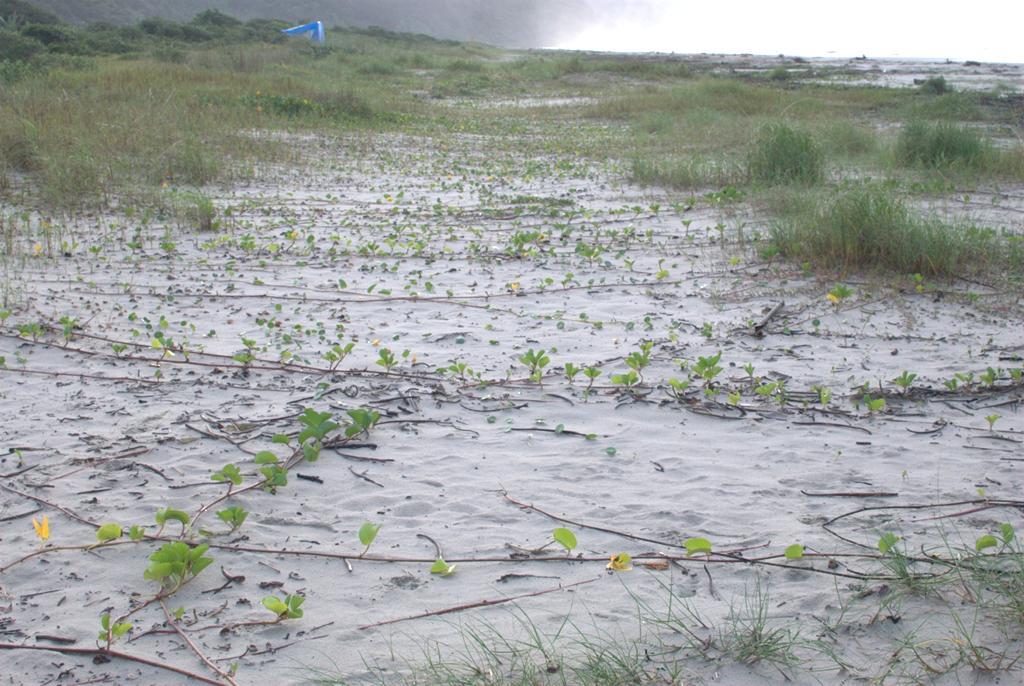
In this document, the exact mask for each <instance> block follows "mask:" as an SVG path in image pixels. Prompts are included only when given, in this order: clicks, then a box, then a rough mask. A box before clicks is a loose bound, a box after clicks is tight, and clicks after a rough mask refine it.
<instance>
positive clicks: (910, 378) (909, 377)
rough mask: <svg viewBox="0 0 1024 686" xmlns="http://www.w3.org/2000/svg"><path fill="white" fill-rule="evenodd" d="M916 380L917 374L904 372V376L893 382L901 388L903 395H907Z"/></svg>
mask: <svg viewBox="0 0 1024 686" xmlns="http://www.w3.org/2000/svg"><path fill="white" fill-rule="evenodd" d="M916 378H917V374H914V373H913V372H908V371H904V372H903V373H902V374H900V375H899V376H897V377H896V378H895V379H893V380H892V382H893V383H894V384H896V385H897V386H899V387H900V390H902V391H903V394H904V395H906V394H907V391H909V390H910V386H911V384H913V383H914V379H916Z"/></svg>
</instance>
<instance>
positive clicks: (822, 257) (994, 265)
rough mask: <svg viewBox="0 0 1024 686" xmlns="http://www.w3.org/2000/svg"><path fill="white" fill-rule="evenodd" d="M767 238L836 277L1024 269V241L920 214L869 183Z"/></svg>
mask: <svg viewBox="0 0 1024 686" xmlns="http://www.w3.org/2000/svg"><path fill="white" fill-rule="evenodd" d="M771 240H772V244H773V245H774V247H775V248H777V249H778V251H779V252H781V253H782V254H783V255H785V256H788V257H792V258H794V259H797V260H800V261H807V262H811V263H813V264H816V265H819V266H821V267H825V268H829V269H836V270H839V271H841V272H849V271H860V270H868V271H871V270H876V271H877V270H882V271H894V272H897V273H901V274H914V273H916V274H927V275H940V276H958V275H963V274H965V273H976V272H980V271H983V270H990V269H996V270H1009V271H1012V272H1013V273H1015V274H1018V275H1019V274H1020V273H1021V270H1022V269H1024V243H1022V241H1021V237H1019V236H1013V235H1003V234H999V233H997V232H996V231H993V230H990V229H984V228H979V227H976V226H973V225H971V224H969V223H953V224H950V223H946V222H943V221H940V220H938V219H936V218H933V217H927V216H923V215H920V214H917V213H915V212H913V211H912V210H911V209H910V208H909V207H908V206H907V204H906V203H905V201H904V200H902V199H901V198H900V197H899V196H897V195H896V194H895V193H894V192H893V191H892V190H891V189H889V188H886V187H884V186H881V185H878V184H871V183H866V184H856V185H852V186H847V187H843V188H841V189H839V190H838V191H836V192H835V193H833V194H832V195H830V196H827V197H823V198H819V199H817V200H815V201H812V202H810V203H808V204H807V205H806V206H805V207H804V208H799V209H797V210H795V212H794V216H790V217H788V218H785V219H782V220H780V221H778V222H776V223H775V225H774V226H773V228H772V232H771Z"/></svg>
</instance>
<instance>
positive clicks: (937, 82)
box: [921, 76, 953, 95]
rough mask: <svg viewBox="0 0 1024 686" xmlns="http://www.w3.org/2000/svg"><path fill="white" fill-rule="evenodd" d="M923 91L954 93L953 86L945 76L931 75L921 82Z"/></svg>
mask: <svg viewBox="0 0 1024 686" xmlns="http://www.w3.org/2000/svg"><path fill="white" fill-rule="evenodd" d="M921 92H922V93H929V94H931V95H942V94H943V93H952V92H953V88H952V87H951V86H950V85H949V84H948V83H946V77H945V76H931V77H929V78H927V79H925V80H924V82H922V83H921Z"/></svg>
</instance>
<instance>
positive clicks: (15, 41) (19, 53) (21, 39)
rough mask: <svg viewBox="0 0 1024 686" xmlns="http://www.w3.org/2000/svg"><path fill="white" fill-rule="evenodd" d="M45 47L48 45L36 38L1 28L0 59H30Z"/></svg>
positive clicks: (14, 60) (15, 60)
mask: <svg viewBox="0 0 1024 686" xmlns="http://www.w3.org/2000/svg"><path fill="white" fill-rule="evenodd" d="M45 49H46V46H45V45H43V44H42V43H41V42H40V41H38V40H36V39H35V38H30V37H29V36H23V35H21V34H20V33H15V32H14V31H5V30H3V29H0V61H3V60H11V61H13V62H17V61H25V60H29V59H32V58H33V57H34V56H36V55H38V54H39V53H40V52H42V51H43V50H45Z"/></svg>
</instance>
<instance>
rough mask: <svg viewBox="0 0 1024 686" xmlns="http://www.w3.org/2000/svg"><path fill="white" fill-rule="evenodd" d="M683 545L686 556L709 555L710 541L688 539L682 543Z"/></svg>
mask: <svg viewBox="0 0 1024 686" xmlns="http://www.w3.org/2000/svg"><path fill="white" fill-rule="evenodd" d="M683 545H684V546H686V556H687V557H690V556H692V555H700V554H705V555H709V554H710V553H711V541H709V540H708V539H706V538H699V537H698V538H688V539H686V540H685V541H683Z"/></svg>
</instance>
